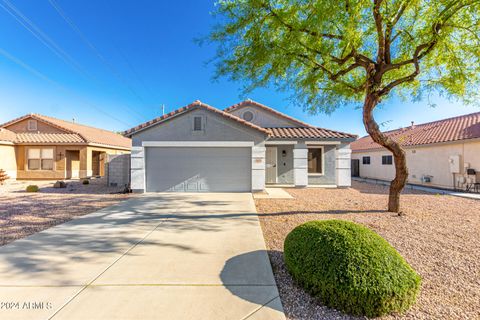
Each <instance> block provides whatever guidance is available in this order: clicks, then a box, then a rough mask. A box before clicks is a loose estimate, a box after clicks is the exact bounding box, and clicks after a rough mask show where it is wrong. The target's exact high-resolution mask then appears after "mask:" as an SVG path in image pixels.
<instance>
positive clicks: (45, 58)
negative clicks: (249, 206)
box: [0, 0, 480, 135]
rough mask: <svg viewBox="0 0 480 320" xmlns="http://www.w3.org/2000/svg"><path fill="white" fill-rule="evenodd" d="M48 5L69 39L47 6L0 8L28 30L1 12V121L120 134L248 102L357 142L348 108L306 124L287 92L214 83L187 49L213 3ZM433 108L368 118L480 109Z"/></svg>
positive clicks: (398, 119)
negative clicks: (38, 118) (51, 122)
mask: <svg viewBox="0 0 480 320" xmlns="http://www.w3.org/2000/svg"><path fill="white" fill-rule="evenodd" d="M53 3H54V4H57V5H58V8H60V10H61V11H62V12H63V13H64V17H65V19H67V20H69V21H71V22H73V24H74V25H75V26H77V27H78V30H77V31H75V30H73V29H72V28H71V26H69V24H68V23H67V22H66V21H65V20H64V19H63V18H62V16H61V15H60V14H59V13H58V12H57V11H56V10H55V8H54V7H53V6H52V4H51V3H50V2H49V0H37V1H31V0H8V1H7V0H0V4H1V5H2V6H3V7H5V8H8V9H9V10H10V12H13V11H16V16H17V18H18V19H20V21H21V22H22V23H23V24H25V25H26V26H28V27H29V28H30V29H31V31H29V30H27V28H25V27H24V26H22V24H21V23H19V21H17V20H16V19H15V18H14V17H13V16H12V15H11V14H9V13H8V12H7V11H6V10H5V9H4V8H3V7H1V6H0V96H1V97H2V99H1V104H0V122H1V123H3V122H5V121H8V120H10V119H12V118H15V117H18V116H21V115H23V114H26V113H41V114H45V115H50V116H54V117H58V118H62V119H66V120H71V119H72V118H75V119H76V121H78V122H80V123H84V124H89V125H93V126H97V127H102V128H106V129H110V130H115V131H120V130H124V129H127V128H129V127H130V126H134V125H137V124H139V123H140V122H143V121H146V120H149V119H151V118H153V117H156V116H159V115H161V105H162V104H164V105H165V110H166V111H167V112H168V111H171V110H174V109H177V108H179V107H181V106H183V105H186V104H188V103H190V102H192V101H194V100H197V99H199V100H201V101H203V102H205V103H208V104H210V105H213V106H215V107H217V108H225V107H228V106H230V105H232V104H234V103H236V102H238V101H240V100H243V99H244V98H251V99H253V100H256V101H259V102H261V103H264V104H266V105H268V106H270V107H273V108H275V109H277V110H279V111H281V112H285V113H287V114H289V115H291V116H294V117H297V118H299V119H301V120H303V121H306V122H309V123H312V124H314V125H317V126H321V127H326V128H330V129H336V130H341V131H346V132H352V133H356V134H359V135H364V134H365V131H364V129H363V125H362V122H361V110H359V109H358V108H355V106H351V107H348V108H347V107H345V108H342V109H339V110H337V111H336V112H335V113H333V114H332V115H323V114H321V115H314V116H312V115H308V114H306V113H305V112H303V110H301V109H299V108H295V107H293V106H292V104H291V102H290V101H289V100H288V97H289V95H290V94H289V93H279V92H276V91H275V89H274V88H267V89H259V90H256V91H254V92H252V93H251V94H249V95H248V97H245V96H241V88H242V83H234V82H230V81H228V80H227V79H221V80H220V81H216V82H213V81H212V75H213V72H214V67H213V65H208V64H206V62H207V61H208V60H209V59H210V58H212V57H213V55H214V53H215V47H214V46H212V45H204V46H202V47H199V46H198V45H197V44H196V43H195V42H194V39H195V38H198V37H201V36H204V35H206V34H208V32H209V30H210V28H211V26H212V25H213V24H214V23H215V20H214V18H213V17H212V16H211V14H210V13H211V12H212V11H213V8H214V6H213V1H206V0H201V1H199V0H190V1H182V2H175V1H153V0H152V1H113V0H112V1H106V0H100V1H91V0H88V1H87V0H83V1H67V0H55V1H54V2H53ZM19 16H21V18H19ZM29 23H30V24H29ZM35 31H36V32H35ZM32 32H34V33H35V34H37V36H38V35H39V34H41V36H39V37H40V38H41V39H42V40H39V39H38V38H37V37H36V36H35V35H34V34H33V33H32ZM82 36H83V37H82ZM42 41H43V43H42ZM45 44H47V45H48V47H47V45H45ZM432 100H433V102H434V103H436V104H437V107H436V108H431V107H428V106H427V102H426V101H422V102H419V103H410V102H403V101H397V100H395V99H394V100H392V101H389V102H388V103H385V104H384V105H383V106H382V108H381V109H379V110H378V111H377V112H376V117H377V120H378V122H379V123H385V125H384V126H383V127H382V128H383V129H385V130H387V129H396V128H398V127H400V126H406V125H409V124H410V121H412V120H413V121H415V122H416V123H421V122H427V121H433V120H437V119H442V118H446V117H451V116H456V115H460V114H466V113H471V112H477V111H480V109H479V108H478V107H473V106H463V105H462V104H461V103H451V102H448V101H445V100H443V99H440V98H433V99H432Z"/></svg>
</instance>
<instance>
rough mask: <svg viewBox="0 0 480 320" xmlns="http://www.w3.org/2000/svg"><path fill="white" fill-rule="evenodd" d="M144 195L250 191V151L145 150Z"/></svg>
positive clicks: (238, 149)
mask: <svg viewBox="0 0 480 320" xmlns="http://www.w3.org/2000/svg"><path fill="white" fill-rule="evenodd" d="M145 152H146V155H145V164H146V168H145V177H146V187H147V192H164V191H174V192H242V191H250V190H251V163H252V160H251V159H252V157H251V148H222V147H217V148H213V147H212V148H195V147H147V148H145Z"/></svg>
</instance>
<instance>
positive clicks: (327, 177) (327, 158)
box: [308, 145, 336, 185]
mask: <svg viewBox="0 0 480 320" xmlns="http://www.w3.org/2000/svg"><path fill="white" fill-rule="evenodd" d="M335 149H336V147H335V146H334V145H332V146H329V145H325V146H323V152H324V157H323V159H324V173H323V175H312V174H309V175H308V184H309V185H335V184H336V164H335V161H336V155H335Z"/></svg>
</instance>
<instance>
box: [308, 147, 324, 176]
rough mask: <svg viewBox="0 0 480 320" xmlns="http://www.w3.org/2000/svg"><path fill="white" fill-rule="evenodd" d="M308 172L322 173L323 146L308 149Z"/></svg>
mask: <svg viewBox="0 0 480 320" xmlns="http://www.w3.org/2000/svg"><path fill="white" fill-rule="evenodd" d="M308 173H312V174H323V148H309V149H308Z"/></svg>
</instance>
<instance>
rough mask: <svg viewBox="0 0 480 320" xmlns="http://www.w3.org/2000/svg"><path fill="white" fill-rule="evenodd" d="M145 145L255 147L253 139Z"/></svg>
mask: <svg viewBox="0 0 480 320" xmlns="http://www.w3.org/2000/svg"><path fill="white" fill-rule="evenodd" d="M142 146H143V147H197V148H201V147H222V148H239V147H253V146H254V142H253V141H143V142H142Z"/></svg>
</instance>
